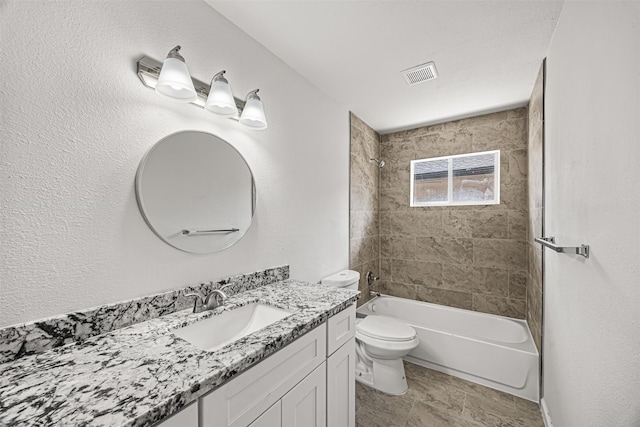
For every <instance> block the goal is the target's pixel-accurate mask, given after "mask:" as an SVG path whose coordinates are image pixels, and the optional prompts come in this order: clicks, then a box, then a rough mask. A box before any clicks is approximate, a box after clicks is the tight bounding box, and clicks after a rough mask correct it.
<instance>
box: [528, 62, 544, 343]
mask: <svg viewBox="0 0 640 427" xmlns="http://www.w3.org/2000/svg"><path fill="white" fill-rule="evenodd" d="M543 91H544V64H543V65H542V66H541V67H540V71H539V73H538V78H537V80H536V83H535V86H534V88H533V92H532V94H531V100H530V101H529V185H528V186H529V219H528V221H529V238H528V250H529V268H528V277H527V323H528V324H529V329H530V330H531V334H532V335H533V340H534V342H535V343H536V346H537V347H538V350H540V349H541V341H542V247H541V246H540V245H539V244H537V243H535V241H534V240H533V239H534V238H535V237H541V236H542V218H543V216H542V207H543V202H542V200H543V199H542V179H543V178H542V177H543V175H542V168H543V135H544V119H543Z"/></svg>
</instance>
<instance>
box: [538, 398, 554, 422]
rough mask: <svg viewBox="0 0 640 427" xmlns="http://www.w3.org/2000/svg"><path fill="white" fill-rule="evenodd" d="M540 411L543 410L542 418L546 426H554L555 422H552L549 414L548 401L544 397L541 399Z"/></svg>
mask: <svg viewBox="0 0 640 427" xmlns="http://www.w3.org/2000/svg"><path fill="white" fill-rule="evenodd" d="M540 412H542V420H543V421H544V426H545V427H553V423H552V422H551V414H549V408H547V401H546V400H544V397H543V398H542V399H540Z"/></svg>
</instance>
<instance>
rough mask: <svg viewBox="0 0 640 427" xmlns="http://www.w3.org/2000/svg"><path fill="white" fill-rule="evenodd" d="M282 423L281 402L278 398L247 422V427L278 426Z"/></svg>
mask: <svg viewBox="0 0 640 427" xmlns="http://www.w3.org/2000/svg"><path fill="white" fill-rule="evenodd" d="M281 424H282V402H281V401H280V400H278V401H277V402H276V403H275V404H274V405H273V406H272V407H271V408H269V409H267V410H266V412H265V413H264V414H262V415H260V416H259V417H258V419H257V420H255V421H254V422H252V423H251V424H249V427H280V425H281Z"/></svg>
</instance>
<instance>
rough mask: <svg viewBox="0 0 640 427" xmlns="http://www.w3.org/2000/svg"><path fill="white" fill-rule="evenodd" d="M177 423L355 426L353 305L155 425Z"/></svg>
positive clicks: (208, 426)
mask: <svg viewBox="0 0 640 427" xmlns="http://www.w3.org/2000/svg"><path fill="white" fill-rule="evenodd" d="M196 407H197V408H196ZM187 410H189V411H188V413H187ZM194 411H195V414H196V415H195V416H194V415H193V414H194ZM175 422H178V424H176V423H175ZM178 425H179V426H180V427H197V426H199V427H223V426H226V427H247V426H251V427H327V426H328V427H355V304H354V305H353V306H351V307H349V308H348V309H346V310H344V311H342V312H340V313H338V314H336V315H335V316H333V317H331V318H329V320H328V321H327V323H324V324H322V325H320V326H318V327H317V328H315V329H314V330H312V331H311V332H309V333H307V334H305V335H303V336H302V337H300V338H298V339H297V340H295V341H293V342H292V343H291V344H289V345H287V346H286V347H284V348H282V349H281V350H279V351H277V352H276V353H274V354H273V355H271V356H269V357H267V358H266V359H265V360H263V361H262V362H260V363H258V364H257V365H256V366H254V367H252V368H250V369H249V370H247V371H246V372H244V373H242V374H240V375H239V376H238V377H236V378H234V379H233V380H231V381H229V382H228V383H227V384H224V385H223V386H222V387H220V388H218V389H216V390H214V391H212V392H211V393H209V394H207V395H205V396H203V397H201V398H200V399H199V401H198V402H197V404H192V405H191V406H189V407H187V408H186V409H185V410H183V411H181V412H179V413H178V414H176V415H174V416H172V417H171V418H168V419H167V420H165V421H163V422H162V423H160V424H158V426H160V427H174V426H178Z"/></svg>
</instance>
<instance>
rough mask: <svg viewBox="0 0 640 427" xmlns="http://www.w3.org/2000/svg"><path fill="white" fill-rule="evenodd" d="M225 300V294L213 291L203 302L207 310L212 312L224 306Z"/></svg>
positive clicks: (217, 290) (218, 290)
mask: <svg viewBox="0 0 640 427" xmlns="http://www.w3.org/2000/svg"><path fill="white" fill-rule="evenodd" d="M218 298H220V300H218ZM226 299H227V294H225V293H224V292H222V291H221V290H220V289H214V290H212V291H211V293H210V294H209V295H207V298H206V299H205V300H204V304H205V306H206V308H207V310H212V309H214V308H217V307H219V306H221V305H224V302H225V300H226Z"/></svg>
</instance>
